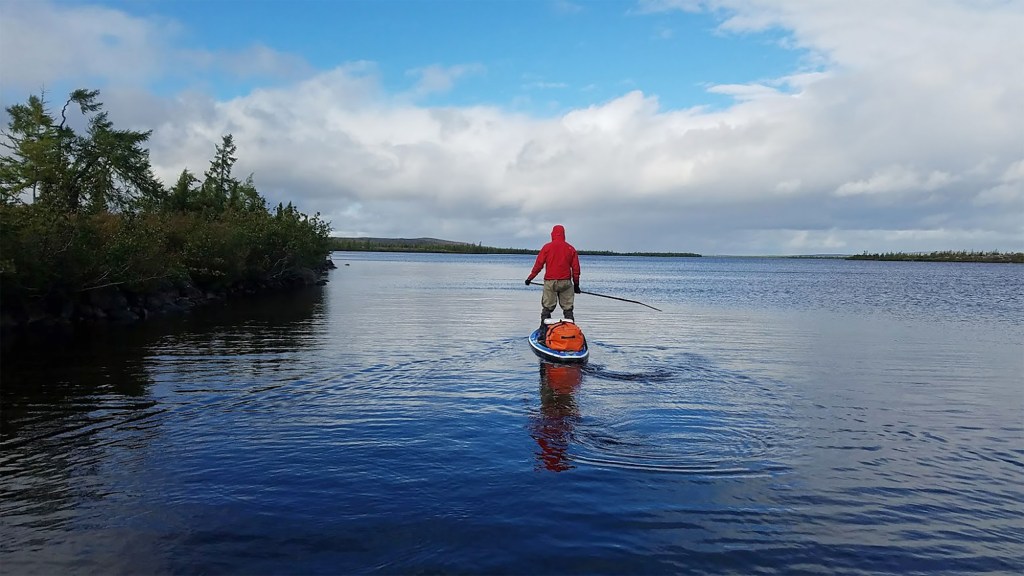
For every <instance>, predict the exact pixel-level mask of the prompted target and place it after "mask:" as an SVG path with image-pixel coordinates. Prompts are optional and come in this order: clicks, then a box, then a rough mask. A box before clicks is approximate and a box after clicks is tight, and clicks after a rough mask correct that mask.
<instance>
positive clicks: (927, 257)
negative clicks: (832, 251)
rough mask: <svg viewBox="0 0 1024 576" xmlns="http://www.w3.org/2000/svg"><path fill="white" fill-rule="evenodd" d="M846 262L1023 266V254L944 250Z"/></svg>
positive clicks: (869, 256)
mask: <svg viewBox="0 0 1024 576" xmlns="http://www.w3.org/2000/svg"><path fill="white" fill-rule="evenodd" d="M846 259H847V260H885V261H904V262H993V263H1012V264H1024V252H999V251H990V252H985V251H971V250H959V251H956V250H945V251H937V252H882V253H874V254H870V253H868V252H864V253H863V254H856V255H853V256H847V257H846Z"/></svg>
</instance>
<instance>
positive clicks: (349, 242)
mask: <svg viewBox="0 0 1024 576" xmlns="http://www.w3.org/2000/svg"><path fill="white" fill-rule="evenodd" d="M331 249H332V250H336V251H341V252H424V253H431V254H530V255H536V254H537V252H538V250H530V249H527V248H495V247H493V246H483V245H481V244H469V243H466V242H454V241H452V240H439V239H437V238H337V237H335V238H331ZM579 254H580V255H581V256H647V257H658V258H700V257H701V255H700V254H696V253H694V252H612V251H609V250H580V251H579Z"/></svg>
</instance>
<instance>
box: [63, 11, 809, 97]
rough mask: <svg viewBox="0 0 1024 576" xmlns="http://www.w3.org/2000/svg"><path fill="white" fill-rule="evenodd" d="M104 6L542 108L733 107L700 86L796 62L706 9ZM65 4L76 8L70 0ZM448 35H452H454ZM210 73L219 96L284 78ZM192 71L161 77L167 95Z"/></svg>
mask: <svg viewBox="0 0 1024 576" xmlns="http://www.w3.org/2000/svg"><path fill="white" fill-rule="evenodd" d="M74 4H77V5H79V6H96V5H105V6H109V7H111V8H114V9H117V10H120V11H124V12H125V13H128V14H131V15H134V16H136V17H139V18H146V19H154V20H159V19H164V18H170V19H172V20H173V21H175V22H177V23H179V24H180V25H182V29H181V30H180V31H179V32H178V33H176V34H175V36H176V39H177V40H179V41H182V42H184V43H187V44H193V45H197V46H202V47H203V48H204V49H206V50H210V51H216V52H223V53H231V52H242V51H244V50H246V49H249V48H251V47H253V46H255V45H263V46H266V47H268V48H270V49H272V50H274V51H278V52H281V53H288V54H295V55H299V56H300V57H301V58H302V59H303V60H304V61H305V62H306V63H308V65H309V66H311V67H312V68H313V69H316V70H329V69H331V68H333V67H335V66H337V65H338V64H339V63H342V62H356V61H365V62H373V63H375V64H376V65H377V66H376V72H377V73H378V74H379V75H380V80H381V84H382V87H383V88H384V89H385V90H387V91H389V92H393V93H403V92H407V91H410V90H411V89H413V88H414V86H415V85H416V84H417V80H418V79H419V75H418V73H417V71H419V70H422V69H423V68H426V67H428V66H458V65H462V66H465V67H467V70H466V71H465V72H464V75H463V76H461V77H460V81H459V83H458V86H457V89H453V90H450V91H443V92H434V93H431V94H429V95H427V96H426V97H424V98H422V99H421V100H420V101H421V102H422V103H423V104H426V105H436V106H468V105H500V106H503V107H508V108H510V109H517V110H522V111H525V112H529V113H537V114H555V113H562V112H564V111H566V110H569V109H572V108H573V107H578V106H586V105H589V104H591V103H593V102H600V101H604V100H610V99H612V98H615V97H617V96H619V95H621V94H622V92H623V91H626V90H631V89H642V90H643V91H644V92H645V93H650V94H654V95H657V96H659V98H660V100H661V101H662V103H663V104H664V105H666V106H669V107H673V108H676V107H679V108H683V107H692V106H715V105H726V104H728V103H729V102H730V99H729V98H727V97H724V96H717V95H713V94H712V95H709V93H708V92H707V90H706V88H707V87H708V86H711V85H716V84H732V83H742V82H748V81H754V80H759V79H762V78H775V77H778V76H782V75H784V74H786V73H788V72H789V71H791V70H795V69H799V68H800V67H801V51H800V50H795V49H787V48H785V47H784V46H783V43H784V40H785V35H784V34H783V33H782V32H781V31H765V32H758V33H756V34H743V35H738V34H729V33H723V32H720V31H718V30H717V27H718V24H719V23H720V21H721V18H720V17H716V16H715V15H714V14H711V13H690V12H683V11H672V12H650V11H648V10H647V9H645V8H644V7H643V6H642V5H640V4H636V3H633V2H621V1H613V0H603V1H597V2H586V3H575V4H574V3H569V2H553V1H548V0H515V1H514V0H479V1H469V0H375V1H373V0H337V1H335V0H298V1H296V2H291V3H282V2H273V1H268V0H262V1H260V0H252V1H242V0H236V1H226V0H214V1H211V2H200V1H197V0H185V1H182V0H171V1H168V0H150V1H144V0H143V1H140V0H135V1H128V2H88V3H87V2H75V3H74ZM69 5H70V3H69ZM453 31H456V32H455V33H453ZM287 79H288V78H287V76H285V77H284V78H272V77H267V76H266V75H253V76H247V75H239V76H235V77H227V76H220V77H216V78H206V80H207V81H209V82H210V83H211V84H210V89H211V91H212V92H213V93H214V94H216V95H217V96H218V97H220V98H232V97H236V96H241V95H244V94H245V93H247V92H248V91H250V90H252V89H254V88H258V87H259V86H261V85H263V84H265V83H268V82H274V81H275V80H287ZM191 80H195V76H184V77H182V78H180V79H178V81H177V82H174V83H167V82H164V83H162V84H161V83H156V84H154V88H156V89H159V90H161V91H162V92H164V93H168V92H173V91H174V90H180V89H183V88H185V87H186V86H187V84H188V82H189V81H191Z"/></svg>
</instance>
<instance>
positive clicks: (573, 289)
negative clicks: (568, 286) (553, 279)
mask: <svg viewBox="0 0 1024 576" xmlns="http://www.w3.org/2000/svg"><path fill="white" fill-rule="evenodd" d="M572 291H573V292H575V293H576V294H579V293H580V292H582V290H580V285H579V284H573V285H572Z"/></svg>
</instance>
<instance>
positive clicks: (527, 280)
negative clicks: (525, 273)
mask: <svg viewBox="0 0 1024 576" xmlns="http://www.w3.org/2000/svg"><path fill="white" fill-rule="evenodd" d="M526 285H527V286H529V285H530V279H529V278H527V279H526Z"/></svg>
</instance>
